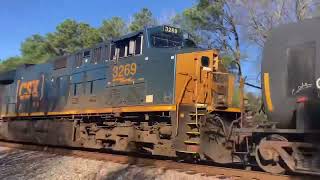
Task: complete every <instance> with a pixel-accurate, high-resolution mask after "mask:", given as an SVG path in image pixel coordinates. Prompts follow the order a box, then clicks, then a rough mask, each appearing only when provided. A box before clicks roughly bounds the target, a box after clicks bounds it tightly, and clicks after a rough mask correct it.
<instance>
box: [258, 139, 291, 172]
mask: <svg viewBox="0 0 320 180" xmlns="http://www.w3.org/2000/svg"><path fill="white" fill-rule="evenodd" d="M267 140H271V141H288V140H287V139H286V138H284V137H282V136H280V135H271V136H268V137H264V138H263V139H262V140H261V141H260V143H259V145H258V146H257V147H256V153H255V158H256V161H257V163H258V165H259V167H260V168H261V169H263V170H264V171H266V172H269V173H272V174H284V173H285V171H286V169H285V168H284V167H283V165H282V163H281V157H280V155H279V153H278V152H277V151H276V150H275V149H273V148H263V146H262V145H263V143H265V142H266V141H267Z"/></svg>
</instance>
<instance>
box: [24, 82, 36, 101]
mask: <svg viewBox="0 0 320 180" xmlns="http://www.w3.org/2000/svg"><path fill="white" fill-rule="evenodd" d="M39 82H40V81H39V80H32V81H27V82H23V83H21V84H20V88H19V97H20V99H21V100H26V99H30V98H31V96H32V97H39V91H38V88H39Z"/></svg>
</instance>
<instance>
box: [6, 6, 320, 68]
mask: <svg viewBox="0 0 320 180" xmlns="http://www.w3.org/2000/svg"><path fill="white" fill-rule="evenodd" d="M318 9H319V2H318V1H315V0H259V1H256V0H196V3H195V5H194V6H193V7H190V8H187V9H185V10H183V12H182V13H179V14H175V15H173V16H172V17H169V19H168V20H167V23H168V24H169V25H174V26H178V27H180V28H182V29H183V30H185V31H187V32H189V33H190V34H191V35H192V36H193V38H194V39H195V40H196V41H197V43H198V44H199V45H200V46H202V47H205V48H215V49H218V50H219V51H220V54H221V55H222V57H223V60H224V61H225V62H226V63H227V64H230V62H231V61H234V62H238V63H240V61H241V60H242V59H244V58H245V57H246V56H245V55H246V52H245V51H244V50H242V49H243V48H241V47H242V45H243V43H244V42H249V43H251V44H253V45H256V46H258V47H263V45H264V42H265V41H266V39H267V37H268V34H269V32H270V31H271V30H272V29H273V28H274V27H276V26H278V25H280V24H285V23H289V22H296V21H301V20H303V19H305V18H308V17H312V16H315V15H317V13H318ZM157 24H159V22H158V21H157V19H156V17H154V15H153V14H152V12H151V11H150V10H149V9H147V8H143V9H141V10H140V11H139V12H137V13H135V14H133V16H132V20H131V21H130V22H126V21H125V20H124V19H122V18H121V17H116V16H115V17H111V18H109V19H104V20H103V21H102V23H101V25H100V27H97V28H94V27H92V26H90V25H89V24H88V23H84V22H77V21H75V20H72V19H67V20H65V21H63V22H62V23H60V24H59V25H57V26H56V29H55V31H54V32H50V33H48V34H46V35H40V34H34V35H32V36H31V37H28V38H26V39H25V40H24V41H23V42H22V43H21V47H20V50H21V55H20V56H15V57H10V58H8V59H4V60H2V61H1V62H0V71H8V70H11V69H14V68H16V67H17V66H19V65H21V64H34V63H43V62H46V61H47V60H49V59H50V58H54V57H57V56H63V55H66V54H70V53H73V52H75V51H77V50H80V49H82V48H88V47H91V46H93V45H94V44H97V43H100V42H102V41H107V40H110V39H113V38H117V37H120V36H122V35H124V34H127V33H129V32H134V31H138V30H140V29H143V28H144V27H149V26H153V25H157Z"/></svg>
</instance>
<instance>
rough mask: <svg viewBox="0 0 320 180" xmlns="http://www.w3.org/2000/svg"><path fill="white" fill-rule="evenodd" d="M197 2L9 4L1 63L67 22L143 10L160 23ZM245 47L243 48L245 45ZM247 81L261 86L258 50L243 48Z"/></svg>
mask: <svg viewBox="0 0 320 180" xmlns="http://www.w3.org/2000/svg"><path fill="white" fill-rule="evenodd" d="M195 3H196V0H7V1H3V2H1V6H0V22H1V26H0V27H1V28H0V60H1V59H6V58H8V57H12V56H16V55H20V44H21V42H23V41H24V40H25V39H26V38H27V37H29V36H31V35H32V34H42V35H44V34H46V33H49V32H53V31H55V27H56V26H57V25H58V24H60V23H61V22H63V21H64V20H65V19H68V18H70V19H75V20H77V21H79V22H85V23H88V24H90V25H91V26H93V27H98V26H100V25H101V22H102V20H103V19H108V18H111V17H112V16H120V17H122V18H123V19H125V20H126V21H128V22H129V21H130V18H131V17H132V15H133V14H134V13H136V12H139V11H140V10H141V9H142V8H144V7H146V8H149V9H150V10H151V11H152V12H153V15H154V16H155V17H156V18H157V20H158V21H159V22H160V23H163V21H164V20H165V19H167V17H170V16H172V15H174V14H177V13H181V12H182V11H183V10H184V9H186V8H190V7H192V6H193V5H194V4H195ZM242 45H243V44H242ZM242 50H243V52H245V53H246V55H247V56H248V58H246V59H245V60H244V61H242V62H243V63H242V64H243V72H244V76H246V77H247V81H248V82H251V83H253V84H257V85H259V82H258V81H257V78H258V74H259V72H260V70H259V66H260V64H259V61H257V59H259V57H258V56H259V54H258V53H256V52H257V49H256V48H252V47H248V46H246V45H244V46H242Z"/></svg>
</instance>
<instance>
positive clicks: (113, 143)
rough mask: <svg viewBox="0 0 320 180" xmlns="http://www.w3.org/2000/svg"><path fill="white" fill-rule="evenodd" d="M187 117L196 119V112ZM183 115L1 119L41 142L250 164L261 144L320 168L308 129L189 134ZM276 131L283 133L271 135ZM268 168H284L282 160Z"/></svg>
mask: <svg viewBox="0 0 320 180" xmlns="http://www.w3.org/2000/svg"><path fill="white" fill-rule="evenodd" d="M183 110H184V111H183ZM189 110H190V107H185V108H182V110H181V112H190V111H189ZM187 117H188V116H187ZM188 118H189V120H192V116H191V118H190V117H188ZM30 119H32V121H31V120H30ZM180 121H182V122H177V121H176V113H175V111H172V112H169V111H166V112H148V113H146V112H143V113H115V114H111V113H109V114H95V115H93V114H91V115H72V116H48V117H19V118H14V119H13V118H7V119H6V118H5V119H3V120H2V121H1V126H0V132H1V133H0V138H1V139H4V140H8V141H16V142H28V143H35V144H41V145H53V146H70V147H80V148H93V149H106V150H112V151H120V152H137V153H146V154H150V155H160V156H168V157H179V156H180V157H183V158H185V157H188V158H190V157H191V158H199V159H206V160H212V161H215V162H218V163H242V164H243V165H244V166H247V167H249V166H256V165H258V166H260V167H261V166H263V165H261V162H260V161H261V159H258V161H257V152H258V151H257V149H258V148H259V149H258V150H259V156H260V158H261V157H262V158H263V161H274V162H276V163H279V164H280V167H281V168H283V169H284V170H288V169H290V171H293V172H301V173H310V174H319V173H318V172H319V166H318V164H317V163H318V161H319V155H318V154H316V153H317V152H318V151H317V147H315V146H314V145H313V144H312V143H311V142H309V143H308V142H305V140H306V138H308V136H307V134H306V133H305V132H299V131H297V130H290V129H267V130H266V129H263V130H262V129H252V128H234V129H232V132H230V134H229V133H228V136H229V137H223V136H220V135H219V137H220V139H218V138H216V137H217V136H216V135H217V133H218V132H219V128H218V127H216V128H215V130H214V129H213V128H212V127H211V128H209V129H211V130H209V129H208V128H207V129H204V128H201V127H200V131H199V136H192V138H194V139H192V138H191V139H186V137H188V136H189V135H188V134H190V129H188V128H187V127H188V125H187V124H188V122H189V121H188V120H185V119H184V118H182V119H180ZM201 121H203V119H202V120H201ZM205 121H206V119H205ZM199 123H200V124H201V123H202V122H199ZM229 125H230V124H229ZM177 130H178V133H177ZM188 132H189V133H188ZM310 134H311V135H314V132H312V133H310ZM212 135H213V136H212ZM273 136H277V137H281V138H280V139H279V138H277V139H272V138H270V137H273ZM212 137H215V141H212V140H213V139H212ZM282 137H283V138H284V139H285V140H283V139H282ZM208 138H209V139H208ZM210 138H211V139H210ZM186 141H188V142H187V143H185V142H186ZM193 142H194V143H193ZM195 142H198V143H195ZM217 142H218V143H217ZM277 168H278V169H277ZM262 169H263V167H262ZM274 169H275V170H274ZM264 170H267V171H270V172H273V173H283V172H284V171H282V169H280V170H279V167H278V166H276V167H272V168H271V169H268V167H267V169H264Z"/></svg>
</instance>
